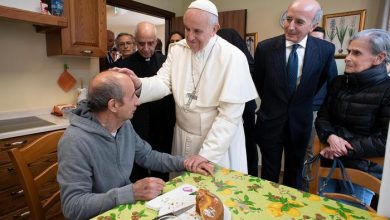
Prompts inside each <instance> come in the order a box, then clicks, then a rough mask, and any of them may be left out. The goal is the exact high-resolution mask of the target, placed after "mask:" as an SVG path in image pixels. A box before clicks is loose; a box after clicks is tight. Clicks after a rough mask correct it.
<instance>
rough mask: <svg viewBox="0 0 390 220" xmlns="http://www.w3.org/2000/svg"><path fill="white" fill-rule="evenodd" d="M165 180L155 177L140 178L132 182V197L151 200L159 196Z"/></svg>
mask: <svg viewBox="0 0 390 220" xmlns="http://www.w3.org/2000/svg"><path fill="white" fill-rule="evenodd" d="M164 186H165V182H164V180H162V179H159V178H155V177H147V178H144V179H140V180H138V181H137V182H135V183H134V184H133V193H134V199H135V200H136V201H138V200H144V201H147V200H151V199H154V198H156V197H157V196H159V195H160V194H161V192H162V190H163V189H164Z"/></svg>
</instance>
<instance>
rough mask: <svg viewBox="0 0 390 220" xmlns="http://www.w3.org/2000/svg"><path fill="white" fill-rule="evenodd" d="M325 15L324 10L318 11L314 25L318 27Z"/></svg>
mask: <svg viewBox="0 0 390 220" xmlns="http://www.w3.org/2000/svg"><path fill="white" fill-rule="evenodd" d="M323 14H324V12H323V11H322V8H320V9H318V10H317V11H316V14H315V15H314V18H313V24H316V25H318V24H319V23H320V21H321V18H322V15H323Z"/></svg>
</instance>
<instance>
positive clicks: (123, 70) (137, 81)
mask: <svg viewBox="0 0 390 220" xmlns="http://www.w3.org/2000/svg"><path fill="white" fill-rule="evenodd" d="M109 70H112V71H116V72H120V73H124V74H127V75H128V76H130V78H131V80H132V81H133V83H134V88H135V90H137V89H139V88H140V87H141V80H140V79H139V78H138V76H137V75H136V74H135V73H134V72H133V71H132V70H130V69H127V68H118V67H114V68H111V69H109Z"/></svg>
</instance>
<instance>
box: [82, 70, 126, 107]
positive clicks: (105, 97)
mask: <svg viewBox="0 0 390 220" xmlns="http://www.w3.org/2000/svg"><path fill="white" fill-rule="evenodd" d="M124 95H125V94H124V91H123V89H122V86H121V85H120V83H119V82H118V81H117V80H116V79H114V78H113V77H107V78H106V80H104V81H101V82H99V84H97V85H94V86H90V88H89V90H88V101H89V103H88V104H89V107H90V109H91V112H101V111H105V110H107V109H108V101H110V99H115V100H116V101H118V102H119V103H120V104H123V97H124Z"/></svg>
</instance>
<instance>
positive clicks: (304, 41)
mask: <svg viewBox="0 0 390 220" xmlns="http://www.w3.org/2000/svg"><path fill="white" fill-rule="evenodd" d="M294 44H299V46H301V47H303V48H306V44H307V35H306V36H305V37H304V38H303V39H302V40H301V41H300V42H298V43H294V42H292V41H289V40H286V47H287V48H288V47H291V46H292V45H294Z"/></svg>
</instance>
